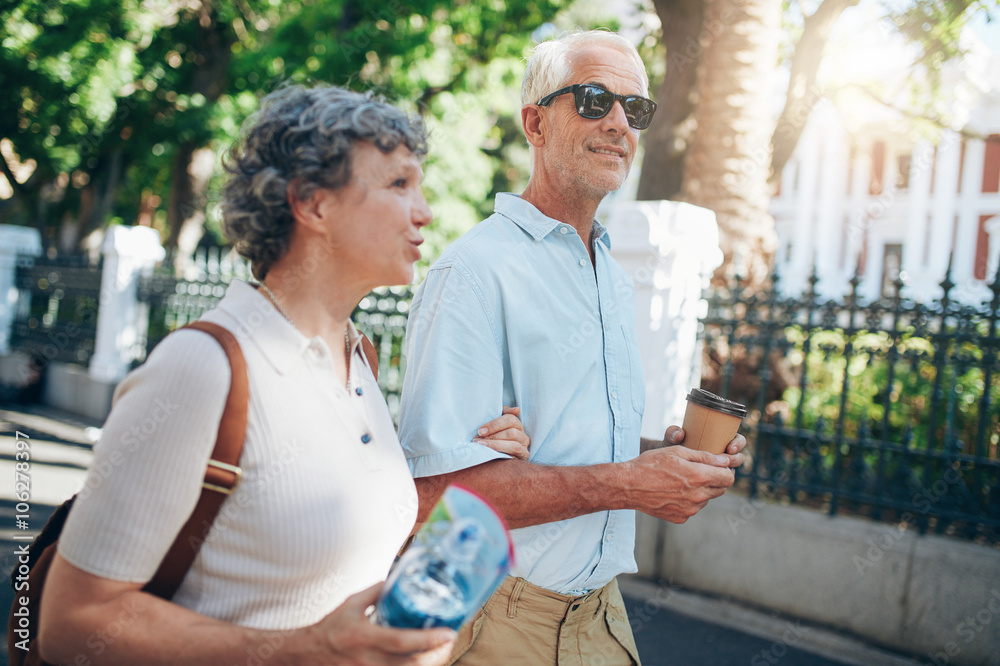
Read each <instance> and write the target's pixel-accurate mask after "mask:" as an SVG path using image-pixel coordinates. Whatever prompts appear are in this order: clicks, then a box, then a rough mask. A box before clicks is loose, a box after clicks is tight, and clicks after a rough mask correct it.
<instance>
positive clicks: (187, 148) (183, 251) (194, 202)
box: [166, 0, 234, 262]
mask: <svg viewBox="0 0 1000 666" xmlns="http://www.w3.org/2000/svg"><path fill="white" fill-rule="evenodd" d="M217 18H218V17H217V16H216V14H215V12H214V11H213V10H212V7H211V3H210V2H208V0H203V2H202V3H201V5H200V6H199V7H198V9H197V18H196V20H197V24H198V32H197V37H196V39H195V44H194V51H195V66H196V67H195V70H194V75H193V76H192V78H191V92H192V93H198V94H201V95H203V96H204V97H205V100H206V107H207V106H208V105H210V104H211V103H213V102H215V101H217V100H218V99H219V97H220V96H221V95H222V93H223V91H225V89H226V79H227V76H228V72H229V62H230V60H231V58H232V50H231V48H232V44H233V41H234V36H233V34H232V31H231V30H230V28H229V26H228V25H225V24H221V23H219V22H218V20H217ZM200 147H201V146H199V145H196V144H194V143H192V142H185V143H183V144H181V145H180V146H178V149H177V154H176V155H175V157H174V163H173V167H172V172H171V175H170V179H171V185H170V201H169V202H168V204H167V225H168V228H169V230H170V231H169V235H168V237H167V241H166V246H167V247H168V248H174V249H177V250H179V252H178V255H179V256H178V257H177V260H178V261H181V262H183V261H185V259H186V257H185V256H184V255H188V256H190V254H192V253H193V252H194V248H195V247H196V246H197V244H198V239H200V238H201V236H202V234H203V233H204V224H205V210H204V209H205V189H206V187H207V184H208V180H207V178H202V177H201V176H200V175H199V174H198V171H199V168H198V165H196V164H195V163H194V160H196V159H197V158H198V155H199V150H198V149H199V148H200ZM182 232H183V233H182ZM182 239H184V242H182ZM192 239H193V242H191V240H192Z"/></svg>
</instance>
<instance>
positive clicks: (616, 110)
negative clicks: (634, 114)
mask: <svg viewBox="0 0 1000 666" xmlns="http://www.w3.org/2000/svg"><path fill="white" fill-rule="evenodd" d="M602 120H603V121H604V124H605V127H607V128H608V129H614V130H616V131H618V132H622V133H624V132H627V131H628V129H629V124H628V118H627V117H626V116H625V106H624V105H623V104H622V102H621V100H617V99H616V100H615V102H614V104H612V105H611V110H610V111H608V113H607V115H605V116H604V118H602Z"/></svg>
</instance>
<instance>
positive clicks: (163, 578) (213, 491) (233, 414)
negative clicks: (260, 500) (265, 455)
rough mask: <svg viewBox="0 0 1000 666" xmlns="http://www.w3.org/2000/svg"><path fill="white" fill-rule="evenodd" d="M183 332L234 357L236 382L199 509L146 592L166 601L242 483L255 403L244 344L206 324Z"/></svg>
mask: <svg viewBox="0 0 1000 666" xmlns="http://www.w3.org/2000/svg"><path fill="white" fill-rule="evenodd" d="M184 328H193V329H195V330H198V331H202V332H203V333H208V334H209V335H211V336H212V337H213V338H215V339H216V340H217V341H218V342H219V344H220V345H222V348H223V349H224V350H225V352H226V356H227V357H228V358H229V366H230V368H231V369H232V379H231V380H230V385H229V396H228V397H227V398H226V406H225V409H223V411H222V421H220V422H219V433H218V436H217V437H216V440H215V449H213V451H212V456H211V459H210V460H209V461H208V469H207V470H206V472H205V482H204V484H203V486H202V490H201V497H199V498H198V504H197V505H195V508H194V511H193V512H192V513H191V517H190V518H188V521H187V522H186V523H185V524H184V527H182V528H181V531H180V532H179V533H178V534H177V538H176V539H175V540H174V543H173V545H172V546H170V550H168V551H167V554H166V555H165V556H164V558H163V562H161V563H160V568H159V569H157V570H156V574H155V575H154V576H153V579H152V580H150V581H149V583H147V584H146V586H145V587H143V590H145V591H146V592H149V593H151V594H155V595H156V596H158V597H161V598H163V599H171V598H173V596H174V593H176V592H177V589H178V588H179V587H180V586H181V583H182V582H183V581H184V577H185V576H186V575H187V572H188V570H189V569H190V568H191V565H192V564H193V563H194V560H195V557H197V556H198V551H199V550H200V549H201V545H202V543H204V542H205V539H206V537H207V536H208V532H209V530H211V528H212V523H213V521H215V517H216V516H217V515H218V513H219V509H221V508H222V503H223V502H224V501H225V500H226V497H228V496H229V494H230V493H232V491H233V490H234V489H235V488H236V486H237V485H238V484H239V482H240V475H241V474H242V470H240V468H239V465H238V463H239V461H240V454H241V453H242V452H243V442H244V440H245V439H246V430H247V403H248V401H249V399H250V388H249V385H248V382H247V364H246V359H244V358H243V352H242V350H241V349H240V343H239V342H237V340H236V338H235V337H234V336H233V334H232V333H230V332H229V331H227V330H226V329H225V328H223V327H222V326H219V325H218V324H212V323H210V322H206V321H196V322H194V323H192V324H188V325H187V326H185V327H184Z"/></svg>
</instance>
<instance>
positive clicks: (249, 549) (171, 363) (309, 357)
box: [59, 282, 417, 629]
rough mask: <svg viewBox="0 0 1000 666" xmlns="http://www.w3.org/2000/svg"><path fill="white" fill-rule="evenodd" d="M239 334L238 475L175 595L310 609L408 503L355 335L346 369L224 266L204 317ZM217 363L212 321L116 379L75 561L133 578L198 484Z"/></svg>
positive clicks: (349, 588)
mask: <svg viewBox="0 0 1000 666" xmlns="http://www.w3.org/2000/svg"><path fill="white" fill-rule="evenodd" d="M204 318H205V319H206V320H208V321H212V322H215V323H217V324H220V325H222V326H225V327H226V328H228V329H229V330H230V331H232V332H233V333H234V334H235V335H236V336H237V339H238V340H239V341H240V346H241V348H242V350H243V354H244V356H245V357H246V361H247V373H248V378H249V383H250V404H249V410H248V411H249V413H248V422H247V438H246V444H245V447H244V450H243V454H242V457H241V460H240V464H241V467H242V468H243V479H242V481H241V483H240V485H239V486H238V487H237V488H236V490H235V492H234V493H233V494H232V495H231V496H230V497H229V498H228V499H227V500H226V502H225V504H224V505H223V507H222V510H221V512H220V514H219V516H218V518H217V519H216V521H215V523H214V525H213V527H212V530H211V532H210V533H209V536H208V538H207V540H206V543H205V544H204V546H203V547H202V549H201V552H200V553H199V555H198V557H197V559H196V560H195V562H194V565H193V566H192V569H191V571H190V572H189V573H188V576H187V577H186V578H185V580H184V583H183V585H182V586H181V588H180V590H179V591H178V593H177V595H176V596H175V597H174V602H175V603H178V604H180V605H182V606H185V607H187V608H190V609H193V610H195V611H197V612H199V613H202V614H204V615H207V616H211V617H215V618H219V619H222V620H226V621H229V622H233V623H235V624H239V625H243V626H248V627H256V628H268V629H285V628H292V627H299V626H305V625H308V624H312V623H314V622H316V621H318V620H319V619H320V618H322V617H323V616H325V615H326V614H328V613H329V612H331V611H332V610H334V609H335V608H336V607H337V606H339V605H340V604H341V603H342V602H343V600H344V599H345V598H346V597H347V596H349V595H350V594H353V593H355V592H358V591H360V590H362V589H364V588H366V587H368V586H370V585H372V584H374V583H376V582H378V581H380V580H382V579H384V578H385V576H386V574H387V573H388V570H389V566H390V565H391V563H392V561H393V558H394V556H395V554H396V552H397V550H398V549H399V547H400V545H401V544H402V543H403V541H404V539H405V538H406V536H407V534H409V532H410V530H411V528H412V526H413V522H414V520H415V518H416V509H417V496H416V490H415V487H414V484H413V481H412V479H411V477H410V473H409V469H408V467H407V464H406V460H405V458H404V456H403V453H402V450H401V449H400V446H399V441H398V439H397V438H396V433H395V430H394V428H393V424H392V420H391V418H390V416H389V413H388V409H387V408H386V404H385V401H384V399H383V398H382V394H381V393H380V392H379V389H378V386H377V384H376V383H375V378H374V376H373V375H372V373H371V370H370V369H369V368H368V366H367V362H366V360H365V359H364V355H363V354H361V353H360V350H359V346H360V345H359V338H358V336H357V334H356V332H355V333H354V335H353V340H352V342H353V348H352V352H353V353H352V354H351V373H350V375H351V385H350V387H349V390H348V389H345V387H344V386H343V384H342V383H341V382H340V381H339V380H338V378H337V376H336V373H335V371H334V367H333V364H332V360H331V359H332V355H331V354H333V353H343V351H342V350H341V349H336V350H331V349H330V348H329V346H328V345H327V344H326V343H325V342H324V341H323V340H322V339H321V338H319V337H317V338H312V339H308V338H306V337H305V336H303V335H302V334H301V333H299V332H298V330H297V329H295V328H294V327H293V326H292V325H291V324H290V323H289V322H288V321H287V320H285V319H284V318H283V317H282V316H281V315H280V314H279V313H278V312H277V311H276V310H275V309H274V307H273V306H272V305H271V303H270V302H269V301H268V300H267V299H266V298H265V297H264V296H263V295H262V294H259V293H258V292H257V290H256V289H254V288H253V287H252V286H250V285H248V284H246V283H243V282H235V283H233V285H232V286H231V287H230V289H229V291H228V293H227V294H226V297H225V298H224V299H223V300H222V302H221V303H220V304H219V306H218V308H216V309H214V310H212V311H211V312H209V313H208V314H206V315H205V317H204ZM229 382H230V372H229V364H228V362H227V360H226V356H225V353H224V352H223V351H222V348H221V347H220V346H219V345H218V343H217V342H216V341H215V340H214V339H212V338H211V337H210V336H208V335H205V334H204V333H201V332H198V331H180V332H177V333H174V334H172V335H170V336H168V337H167V338H166V339H164V341H163V342H162V343H160V344H159V345H158V346H157V347H156V348H155V349H154V351H153V352H152V353H151V354H150V356H149V359H148V360H147V361H146V363H145V364H143V365H142V366H141V367H139V368H138V369H137V370H135V371H134V372H132V373H131V374H130V375H129V376H128V377H126V378H125V379H124V380H123V381H122V382H121V384H120V385H119V386H118V388H117V390H116V392H115V398H114V404H113V408H112V411H111V415H110V416H109V417H108V420H107V423H106V424H105V426H104V430H103V434H102V437H101V441H100V443H99V444H98V445H97V446H96V447H95V450H94V454H95V455H94V461H93V465H92V467H91V469H90V471H89V474H88V477H87V481H86V485H85V487H84V490H83V492H81V494H80V495H79V497H78V499H77V502H76V504H75V505H74V507H73V510H72V511H71V512H70V516H69V519H68V521H67V523H66V527H65V529H64V531H63V533H62V538H61V539H60V542H59V552H60V554H61V555H62V556H63V557H64V558H65V559H66V560H68V561H69V562H70V563H72V564H73V565H75V566H77V567H79V568H81V569H83V570H85V571H87V572H89V573H92V574H94V575H97V576H102V577H106V578H109V579H113V580H122V581H131V582H145V581H147V580H149V579H150V578H151V577H152V575H153V573H154V572H155V571H156V568H157V566H158V565H159V563H160V561H161V560H162V558H163V555H164V553H165V552H166V551H167V549H168V548H169V546H170V544H171V543H172V542H173V540H174V537H175V535H176V534H177V532H178V531H179V530H180V528H181V526H182V525H183V524H184V522H185V521H186V520H187V518H188V516H189V515H190V513H191V511H192V509H193V508H194V505H195V503H196V501H197V499H198V496H199V493H200V491H201V483H202V479H203V476H204V472H205V465H206V462H207V460H208V457H209V455H210V453H211V451H212V448H213V445H214V440H215V434H216V430H217V428H218V425H219V421H220V419H221V416H222V409H223V404H224V402H225V398H226V394H227V391H228V390H229Z"/></svg>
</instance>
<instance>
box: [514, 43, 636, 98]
mask: <svg viewBox="0 0 1000 666" xmlns="http://www.w3.org/2000/svg"><path fill="white" fill-rule="evenodd" d="M590 46H608V47H610V48H613V49H615V50H616V51H619V52H621V53H623V54H624V55H626V56H628V57H629V58H631V59H632V62H633V63H634V64H635V67H636V69H637V70H638V71H639V72H641V73H642V94H643V95H645V96H649V76H648V75H647V74H646V65H645V64H644V63H643V62H642V58H640V57H639V52H638V51H636V50H635V47H634V46H632V44H631V43H630V42H629V41H628V40H627V39H625V38H624V37H622V36H621V35H619V34H617V33H614V32H611V31H610V30H586V31H584V30H579V31H577V32H570V33H568V34H563V35H562V36H560V37H558V38H556V39H551V40H548V41H545V42H541V43H540V44H538V45H536V46H535V48H534V49H533V50H532V52H531V57H530V58H528V67H527V69H526V70H525V72H524V80H523V81H522V82H521V104H535V103H537V102H538V100H540V99H541V98H542V97H544V96H545V95H548V94H549V93H551V92H555V91H556V90H558V89H559V88H561V87H564V86H565V85H566V84H567V83H568V81H567V79H569V76H570V67H569V55H570V54H571V53H576V52H579V51H582V50H583V49H585V48H587V47H590ZM578 83H579V82H578Z"/></svg>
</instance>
